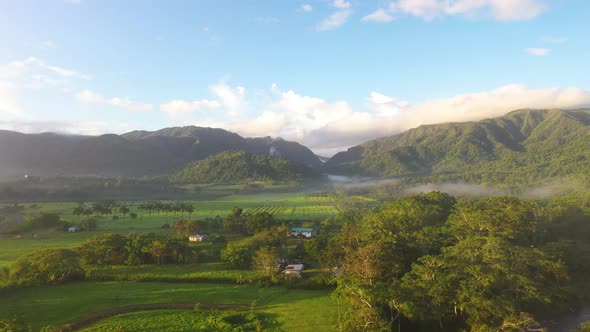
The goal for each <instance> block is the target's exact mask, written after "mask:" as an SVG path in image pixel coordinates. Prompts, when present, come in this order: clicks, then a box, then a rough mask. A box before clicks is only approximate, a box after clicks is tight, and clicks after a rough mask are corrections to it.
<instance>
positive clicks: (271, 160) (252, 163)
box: [172, 151, 311, 184]
mask: <svg viewBox="0 0 590 332" xmlns="http://www.w3.org/2000/svg"><path fill="white" fill-rule="evenodd" d="M309 174H311V171H310V170H309V169H306V168H305V167H301V166H296V165H295V164H293V163H291V162H289V161H288V160H286V159H281V158H277V157H271V156H267V155H255V154H250V153H247V152H244V151H229V152H223V153H220V154H216V155H213V156H210V157H208V158H206V159H204V160H200V161H197V162H195V163H194V164H192V165H190V166H188V167H187V168H185V169H184V170H182V171H180V172H179V173H177V174H176V175H174V176H173V177H172V180H173V181H174V182H178V183H228V184H231V183H247V182H251V181H279V182H288V181H297V180H300V179H302V177H303V176H305V175H309Z"/></svg>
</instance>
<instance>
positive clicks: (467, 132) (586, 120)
mask: <svg viewBox="0 0 590 332" xmlns="http://www.w3.org/2000/svg"><path fill="white" fill-rule="evenodd" d="M325 170H326V171H328V172H331V173H340V174H361V175H370V176H429V177H432V176H436V177H437V179H438V180H441V179H442V180H464V181H470V182H497V181H514V180H516V181H518V180H523V181H527V182H534V181H537V180H540V179H543V178H549V177H558V176H567V175H574V174H584V173H588V172H590V110H560V109H553V110H529V109H526V110H518V111H513V112H510V113H508V114H506V115H505V116H502V117H498V118H493V119H486V120H482V121H477V122H464V123H444V124H435V125H424V126H420V127H418V128H415V129H411V130H408V131H406V132H404V133H401V134H398V135H394V136H390V137H384V138H379V139H376V140H373V141H369V142H366V143H364V144H361V145H359V146H355V147H352V148H350V149H348V151H345V152H341V153H338V154H336V155H335V156H334V157H332V158H331V159H330V160H328V161H327V162H326V164H325Z"/></svg>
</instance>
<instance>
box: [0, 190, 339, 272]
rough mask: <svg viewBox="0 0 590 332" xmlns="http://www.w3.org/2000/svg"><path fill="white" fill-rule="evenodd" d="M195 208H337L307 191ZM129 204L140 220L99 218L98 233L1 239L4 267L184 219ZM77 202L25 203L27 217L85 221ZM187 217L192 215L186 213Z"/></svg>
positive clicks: (304, 215) (285, 213) (288, 214)
mask: <svg viewBox="0 0 590 332" xmlns="http://www.w3.org/2000/svg"><path fill="white" fill-rule="evenodd" d="M186 202H187V203H190V204H192V205H193V206H194V208H195V213H193V214H192V216H191V218H192V219H203V218H210V217H215V216H221V217H223V216H225V215H226V214H227V213H228V212H229V211H230V210H231V209H232V208H233V207H235V206H238V207H241V208H243V209H244V210H245V211H248V210H250V211H254V210H256V209H273V210H274V211H277V214H276V217H277V218H280V219H292V220H309V221H318V220H323V219H325V218H327V217H331V216H334V215H335V214H336V209H335V208H334V206H333V205H332V203H331V201H330V200H328V199H326V198H322V197H306V196H305V193H301V192H300V193H262V194H251V195H229V196H226V197H224V198H220V199H217V200H212V201H186ZM124 203H126V204H128V205H129V207H130V209H131V212H136V213H137V214H138V218H137V219H131V218H130V217H129V216H128V215H127V217H123V216H119V219H118V220H113V219H112V217H108V216H106V217H99V218H98V229H97V230H96V231H94V232H80V233H72V234H69V233H66V232H55V231H46V232H44V231H33V232H28V233H25V234H22V235H20V236H19V237H4V238H0V267H2V266H8V265H9V264H10V263H11V262H13V261H14V260H15V259H16V258H18V257H19V256H21V255H23V254H27V253H29V252H31V251H34V250H37V249H43V248H72V247H75V246H76V245H78V244H80V243H82V242H83V241H84V240H86V239H88V238H89V237H92V236H94V235H96V234H97V233H122V234H126V233H129V232H148V231H149V232H160V233H167V232H170V230H163V229H162V228H161V227H162V225H164V224H172V222H173V221H174V219H176V218H181V217H182V216H181V215H180V214H174V213H160V214H158V213H152V214H151V215H149V214H147V213H146V212H144V211H141V210H139V209H138V208H137V206H138V205H139V204H141V203H142V202H138V201H134V202H124ZM76 205H77V203H35V204H25V205H24V206H25V219H26V220H30V219H31V218H33V217H34V216H37V215H39V214H41V213H49V212H52V213H58V214H60V215H61V216H62V219H64V220H67V221H70V222H74V223H75V222H78V221H82V220H85V219H86V218H85V217H78V216H75V215H73V214H72V212H73V210H74V207H75V206H76ZM184 217H185V218H188V216H187V215H186V214H185V215H184Z"/></svg>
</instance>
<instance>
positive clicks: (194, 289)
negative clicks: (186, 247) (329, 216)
mask: <svg viewBox="0 0 590 332" xmlns="http://www.w3.org/2000/svg"><path fill="white" fill-rule="evenodd" d="M253 301H255V303H256V305H258V306H264V307H265V308H264V309H261V310H260V311H261V313H266V314H271V315H273V316H274V317H275V319H276V322H277V324H278V325H279V326H280V328H281V329H282V330H284V331H303V332H304V331H314V332H321V331H332V330H333V324H334V322H335V321H336V319H337V312H338V308H337V305H336V303H335V302H334V301H333V300H332V298H331V297H330V292H329V291H327V290H320V291H315V290H287V289H285V288H282V287H267V288H257V287H254V286H234V285H226V284H209V283H156V282H79V283H71V284H65V285H58V286H51V287H31V288H20V289H14V290H11V291H9V292H7V293H5V294H2V297H1V298H0V313H2V316H3V317H9V318H10V317H14V316H22V317H23V318H24V320H25V321H27V322H30V323H31V327H32V328H33V330H34V331H37V330H39V329H40V328H41V327H43V326H47V325H50V324H51V325H55V324H61V323H65V322H68V321H71V320H74V319H77V318H79V317H81V316H83V315H85V314H89V313H92V312H96V311H99V310H104V309H109V308H113V307H119V306H124V305H131V304H145V303H173V302H187V303H202V304H241V305H251V304H252V303H253Z"/></svg>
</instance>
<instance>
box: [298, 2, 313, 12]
mask: <svg viewBox="0 0 590 332" xmlns="http://www.w3.org/2000/svg"><path fill="white" fill-rule="evenodd" d="M301 10H303V11H304V12H310V11H312V10H313V6H312V5H310V4H308V3H305V4H303V5H301Z"/></svg>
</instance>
